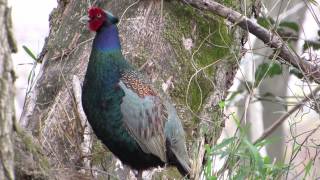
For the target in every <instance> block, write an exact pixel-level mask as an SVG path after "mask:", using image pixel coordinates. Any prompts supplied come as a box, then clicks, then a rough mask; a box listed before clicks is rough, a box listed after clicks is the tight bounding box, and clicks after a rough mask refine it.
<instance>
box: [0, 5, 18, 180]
mask: <svg viewBox="0 0 320 180" xmlns="http://www.w3.org/2000/svg"><path fill="white" fill-rule="evenodd" d="M10 16H11V15H10V9H9V8H8V7H7V1H6V0H0V24H1V26H0V179H3V180H6V179H14V153H13V139H12V132H13V130H12V129H13V120H14V118H15V112H14V98H13V97H14V85H13V83H14V79H15V75H14V71H13V65H12V60H11V52H12V51H14V48H13V46H11V43H12V42H13V41H11V40H13V38H12V34H11V31H10V30H11V27H10V26H11V19H10V18H11V17H10Z"/></svg>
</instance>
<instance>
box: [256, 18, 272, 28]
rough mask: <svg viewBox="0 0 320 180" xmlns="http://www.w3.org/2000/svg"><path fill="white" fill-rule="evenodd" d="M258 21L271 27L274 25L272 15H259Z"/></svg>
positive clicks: (264, 25) (261, 24) (265, 26)
mask: <svg viewBox="0 0 320 180" xmlns="http://www.w3.org/2000/svg"><path fill="white" fill-rule="evenodd" d="M257 23H258V24H259V25H260V26H262V27H264V28H266V29H269V28H270V27H271V25H274V20H273V19H272V18H271V17H259V18H258V19H257Z"/></svg>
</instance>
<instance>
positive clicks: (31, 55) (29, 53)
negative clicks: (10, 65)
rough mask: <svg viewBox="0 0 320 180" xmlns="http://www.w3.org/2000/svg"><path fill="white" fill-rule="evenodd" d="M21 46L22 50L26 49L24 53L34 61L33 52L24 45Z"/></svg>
mask: <svg viewBox="0 0 320 180" xmlns="http://www.w3.org/2000/svg"><path fill="white" fill-rule="evenodd" d="M22 48H23V49H24V51H26V53H27V54H28V55H29V56H30V57H31V58H32V59H33V60H35V61H37V58H36V56H35V55H34V54H33V52H32V51H31V50H30V49H29V48H28V47H27V46H25V45H23V46H22Z"/></svg>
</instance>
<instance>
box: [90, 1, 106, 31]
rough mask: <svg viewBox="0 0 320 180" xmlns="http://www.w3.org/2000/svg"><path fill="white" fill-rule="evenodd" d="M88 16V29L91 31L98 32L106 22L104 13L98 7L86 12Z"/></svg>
mask: <svg viewBox="0 0 320 180" xmlns="http://www.w3.org/2000/svg"><path fill="white" fill-rule="evenodd" d="M88 14H89V18H90V20H89V29H90V30H91V31H98V30H99V29H100V27H101V26H102V25H103V23H104V21H105V20H106V14H105V12H104V11H103V10H102V9H101V8H98V7H92V8H90V9H89V11H88Z"/></svg>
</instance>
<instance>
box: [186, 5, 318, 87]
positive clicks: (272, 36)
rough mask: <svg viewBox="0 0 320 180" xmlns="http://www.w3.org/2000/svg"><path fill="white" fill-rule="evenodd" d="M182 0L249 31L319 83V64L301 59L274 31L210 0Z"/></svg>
mask: <svg viewBox="0 0 320 180" xmlns="http://www.w3.org/2000/svg"><path fill="white" fill-rule="evenodd" d="M182 1H183V2H184V3H186V4H190V5H192V6H194V7H196V8H198V9H201V10H208V11H211V12H213V13H214V14H216V15H218V16H221V17H223V18H225V19H227V20H228V21H230V22H232V23H234V24H236V25H238V26H240V27H241V28H242V29H244V30H246V31H249V32H250V33H252V34H254V35H255V36H256V37H257V38H259V39H260V40H262V41H263V42H264V43H265V44H266V45H268V46H269V47H271V48H275V49H277V50H279V52H280V53H279V56H280V57H281V58H282V59H283V60H284V61H286V62H288V63H289V64H291V65H293V66H294V67H296V68H298V69H299V70H300V71H301V72H303V74H304V75H305V76H307V77H311V78H312V79H313V80H314V81H315V82H316V83H318V84H319V83H320V70H319V66H318V65H317V64H311V63H310V62H308V61H305V60H303V59H301V58H300V57H299V56H298V55H297V54H296V53H295V52H294V51H293V50H292V49H290V47H289V46H288V45H287V44H286V43H285V42H284V41H283V40H282V38H281V37H280V36H279V35H277V34H276V33H274V32H272V31H268V30H267V29H265V28H263V27H262V26H260V25H258V24H256V23H254V22H252V21H250V20H249V19H248V18H247V17H245V16H244V15H242V14H240V13H238V12H236V11H234V10H232V9H230V8H228V7H225V6H223V5H221V4H219V3H217V2H214V1H212V0H182Z"/></svg>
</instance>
